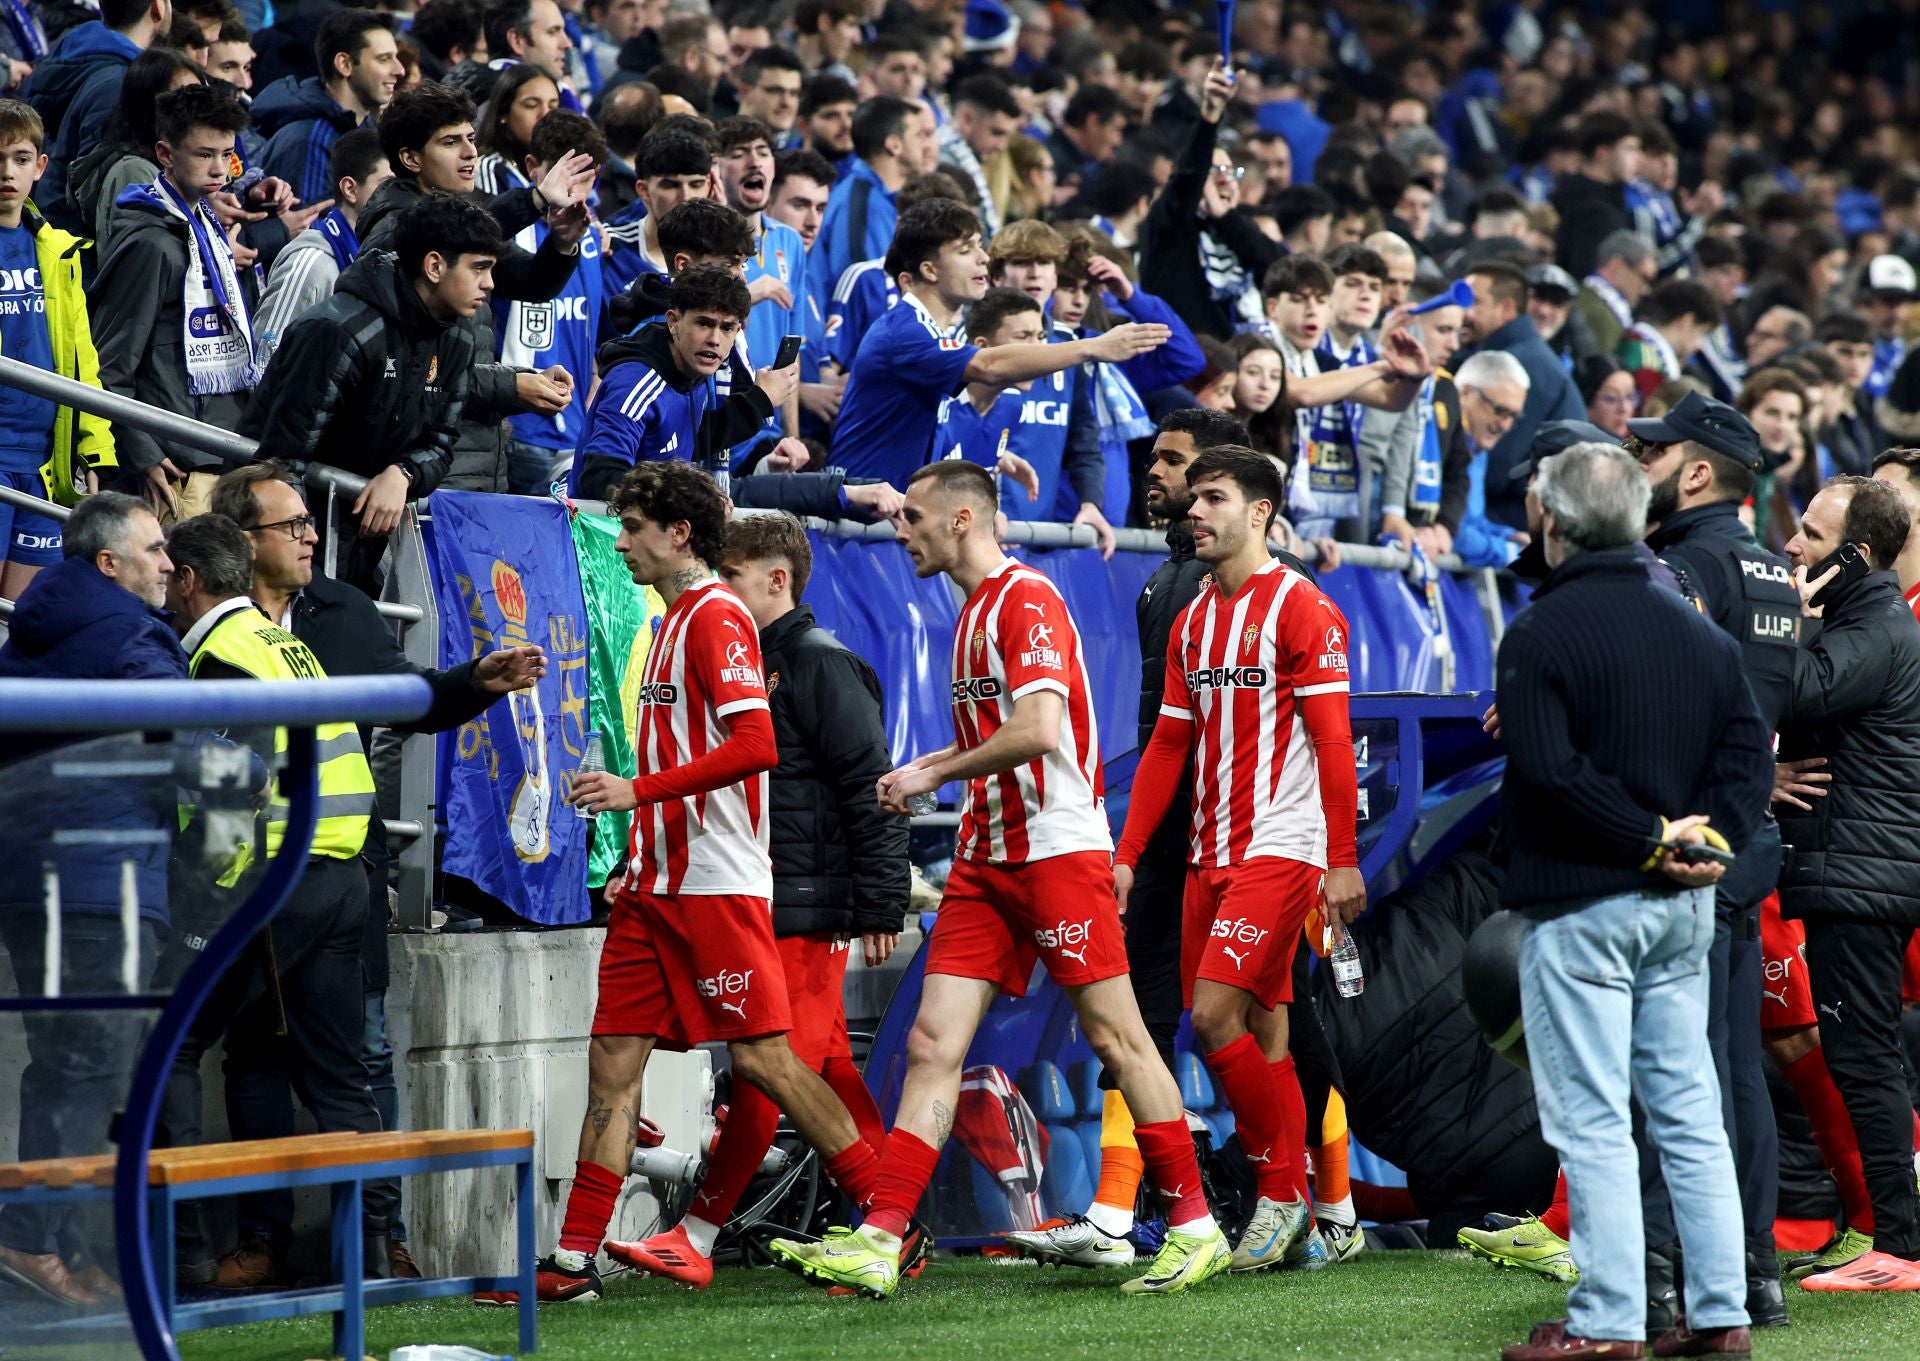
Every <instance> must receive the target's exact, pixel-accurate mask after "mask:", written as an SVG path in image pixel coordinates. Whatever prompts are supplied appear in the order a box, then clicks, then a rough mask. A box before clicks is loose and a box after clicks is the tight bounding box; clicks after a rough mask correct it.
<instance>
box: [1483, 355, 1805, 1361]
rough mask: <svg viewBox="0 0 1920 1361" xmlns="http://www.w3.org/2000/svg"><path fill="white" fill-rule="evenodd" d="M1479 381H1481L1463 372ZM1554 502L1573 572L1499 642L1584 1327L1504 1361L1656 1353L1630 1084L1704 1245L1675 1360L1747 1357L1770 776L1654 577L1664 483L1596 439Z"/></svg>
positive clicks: (1554, 557)
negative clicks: (1747, 1233) (1736, 875)
mask: <svg viewBox="0 0 1920 1361" xmlns="http://www.w3.org/2000/svg"><path fill="white" fill-rule="evenodd" d="M1464 377H1465V375H1463V378H1464ZM1534 491H1535V494H1536V495H1537V496H1538V497H1539V499H1540V504H1541V507H1542V510H1543V513H1544V519H1543V533H1544V534H1545V538H1546V543H1545V549H1546V558H1547V563H1548V566H1549V567H1550V568H1551V569H1552V571H1551V573H1550V575H1549V576H1548V577H1547V580H1546V582H1545V583H1544V584H1543V585H1542V586H1541V587H1540V588H1539V589H1538V590H1537V591H1536V592H1535V594H1534V599H1533V604H1532V605H1531V606H1530V607H1529V608H1528V609H1527V610H1525V611H1524V612H1522V613H1521V614H1520V615H1519V616H1518V617H1517V618H1516V619H1515V620H1514V623H1513V626H1512V628H1510V629H1509V630H1508V632H1507V635H1506V638H1505V639H1504V641H1503V642H1502V644H1501V649H1500V666H1499V669H1500V674H1499V688H1500V723H1501V728H1502V739H1503V741H1504V743H1505V745H1506V748H1507V775H1506V779H1505V782H1504V785H1503V788H1502V791H1501V798H1502V812H1503V815H1504V817H1505V823H1506V828H1505V830H1506V834H1507V838H1508V845H1509V846H1510V848H1511V850H1510V854H1511V862H1510V868H1509V870H1508V874H1507V878H1506V880H1505V882H1504V884H1503V885H1502V888H1501V899H1502V903H1503V905H1504V906H1505V907H1507V908H1510V909H1512V910H1514V911H1517V912H1519V913H1521V914H1522V915H1523V916H1525V917H1526V918H1527V919H1528V926H1527V933H1526V936H1525V938H1524V940H1523V942H1522V944H1521V951H1520V996H1521V1008H1522V1015H1523V1018H1524V1020H1525V1024H1526V1039H1527V1050H1528V1054H1529V1056H1530V1057H1531V1059H1532V1064H1531V1069H1532V1073H1533V1080H1534V1094H1535V1097H1536V1099H1537V1101H1538V1103H1539V1107H1540V1121H1541V1131H1542V1133H1544V1134H1545V1135H1546V1138H1547V1141H1548V1142H1549V1143H1550V1144H1552V1145H1553V1146H1554V1148H1555V1149H1556V1150H1557V1151H1558V1152H1559V1154H1560V1158H1561V1164H1562V1167H1563V1168H1564V1169H1565V1172H1566V1176H1567V1190H1568V1196H1569V1201H1570V1204H1571V1207H1572V1223H1573V1232H1574V1234H1575V1235H1576V1236H1577V1237H1578V1239H1579V1242H1580V1281H1579V1284H1577V1285H1576V1286H1575V1287H1574V1288H1573V1292H1572V1294H1571V1295H1569V1297H1568V1300H1567V1307H1568V1318H1567V1319H1566V1320H1565V1321H1562V1322H1554V1323H1544V1324H1541V1325H1539V1326H1537V1327H1536V1328H1535V1329H1534V1330H1533V1335H1532V1336H1531V1337H1530V1338H1529V1339H1528V1340H1527V1341H1526V1342H1524V1343H1517V1344H1515V1345H1513V1346H1509V1347H1506V1348H1503V1349H1502V1351H1501V1357H1502V1359H1503V1361H1546V1359H1547V1358H1549V1357H1552V1358H1575V1357H1600V1356H1607V1357H1640V1356H1644V1355H1646V1352H1647V1345H1646V1343H1647V1339H1646V1279H1645V1272H1646V1242H1645V1234H1644V1231H1643V1225H1642V1219H1641V1210H1640V1204H1639V1198H1638V1197H1636V1196H1633V1195H1624V1196H1623V1195H1621V1194H1620V1189H1621V1188H1622V1187H1627V1188H1631V1187H1633V1186H1635V1185H1637V1184H1638V1182H1639V1156H1638V1154H1637V1152H1636V1151H1635V1148H1634V1140H1633V1120H1632V1114H1631V1110H1630V1105H1631V1097H1632V1096H1633V1095H1636V1094H1637V1095H1638V1096H1639V1098H1640V1105H1641V1108H1642V1110H1643V1111H1644V1112H1645V1118H1646V1129H1647V1136H1648V1138H1649V1139H1650V1140H1651V1141H1652V1144H1653V1146H1654V1148H1655V1149H1656V1150H1658V1152H1659V1155H1660V1163H1661V1170H1662V1172H1663V1174H1664V1176H1665V1180H1666V1183H1667V1189H1668V1193H1669V1195H1670V1196H1671V1197H1672V1200H1673V1206H1674V1212H1675V1216H1674V1217H1675V1219H1676V1221H1677V1223H1678V1225H1679V1228H1680V1234H1681V1241H1682V1245H1683V1248H1684V1251H1685V1254H1686V1263H1687V1271H1686V1289H1687V1298H1686V1315H1685V1317H1686V1322H1685V1323H1684V1324H1682V1325H1681V1326H1680V1327H1679V1328H1678V1329H1676V1330H1675V1332H1673V1333H1669V1334H1667V1335H1666V1336H1665V1337H1663V1338H1661V1339H1659V1340H1658V1342H1657V1343H1656V1344H1655V1354H1656V1355H1661V1356H1698V1355H1719V1354H1722V1353H1734V1354H1742V1355H1744V1354H1746V1353H1747V1352H1748V1351H1750V1350H1751V1347H1752V1343H1751V1340H1750V1336H1749V1333H1748V1319H1747V1310H1746V1293H1747V1280H1746V1262H1745V1254H1744V1242H1743V1238H1744V1234H1743V1228H1742V1224H1741V1217H1740V1208H1739V1205H1740V1202H1739V1194H1738V1190H1737V1187H1736V1184H1735V1180H1734V1171H1733V1158H1732V1155H1731V1153H1730V1152H1729V1151H1728V1147H1727V1136H1726V1131H1725V1129H1724V1128H1723V1126H1722V1124H1721V1120H1720V1101H1719V1082H1718V1080H1717V1079H1716V1077H1715V1076H1714V1070H1713V1060H1712V1056H1711V1054H1710V1053H1709V1052H1708V1047H1707V974H1706V960H1707V951H1708V948H1709V946H1710V944H1711V942H1712V939H1713V891H1712V890H1713V885H1714V884H1715V883H1716V882H1717V881H1718V880H1719V879H1720V877H1721V876H1722V875H1724V874H1725V873H1726V866H1727V864H1728V863H1730V862H1731V860H1732V856H1733V853H1736V852H1738V851H1741V850H1744V849H1745V847H1746V845H1747V842H1748V841H1749V839H1750V838H1751V837H1752V836H1753V834H1754V831H1755V829H1756V827H1757V825H1758V823H1759V820H1760V811H1759V810H1761V809H1762V808H1764V807H1765V803H1766V797H1767V792H1768V790H1769V789H1770V787H1771V784H1772V779H1773V765H1772V752H1771V749H1770V745H1771V744H1770V740H1769V734H1768V732H1767V729H1766V725H1765V724H1764V723H1763V722H1762V721H1761V719H1760V715H1759V713H1758V711H1757V710H1756V709H1755V707H1754V701H1753V695H1752V691H1751V689H1750V688H1749V686H1748V685H1747V681H1746V676H1745V674H1744V672H1743V670H1742V668H1741V664H1740V653H1739V648H1738V647H1737V645H1736V644H1735V643H1734V641H1733V639H1732V638H1730V637H1729V636H1727V635H1726V634H1725V633H1723V632H1722V631H1721V630H1720V629H1718V628H1716V627H1715V626H1714V625H1713V624H1711V623H1709V622H1708V621H1707V620H1706V619H1704V618H1703V617H1702V616H1701V615H1700V613H1699V611H1697V610H1695V609H1694V608H1693V607H1692V606H1691V605H1689V604H1688V603H1687V601H1685V600H1684V599H1682V598H1681V597H1680V596H1679V595H1677V594H1676V593H1675V592H1673V591H1671V590H1669V589H1668V588H1667V587H1665V586H1663V585H1661V584H1659V583H1658V582H1656V581H1655V580H1654V579H1653V578H1652V576H1651V575H1650V573H1649V571H1648V567H1647V564H1646V562H1645V560H1644V559H1643V558H1642V557H1641V556H1640V554H1639V553H1638V552H1637V551H1636V548H1635V544H1636V541H1637V540H1638V539H1639V538H1640V536H1641V535H1642V533H1644V531H1645V528H1646V518H1647V503H1648V497H1649V492H1650V488H1649V486H1648V483H1647V479H1646V476H1645V474H1644V473H1642V471H1641V470H1640V467H1639V465H1638V464H1637V463H1635V461H1634V460H1633V458H1632V457H1631V456H1630V455H1628V454H1627V453H1626V452H1624V451H1623V450H1620V449H1617V448H1613V447H1610V446H1608V445H1603V444H1597V443H1596V444H1576V445H1574V446H1573V447H1572V448H1570V449H1568V450H1567V451H1566V452H1564V453H1562V454H1560V455H1558V456H1557V457H1555V458H1553V459H1551V460H1549V461H1548V462H1546V463H1544V464H1542V465H1541V467H1540V470H1539V472H1538V474H1537V475H1536V478H1535V483H1534Z"/></svg>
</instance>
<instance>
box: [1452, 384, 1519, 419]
mask: <svg viewBox="0 0 1920 1361" xmlns="http://www.w3.org/2000/svg"><path fill="white" fill-rule="evenodd" d="M1462 391H1464V392H1471V393H1472V394H1473V395H1474V396H1476V397H1478V398H1479V399H1480V400H1481V401H1483V402H1485V403H1486V404H1487V409H1488V410H1489V411H1491V412H1493V414H1494V415H1495V416H1498V417H1499V418H1500V419H1501V420H1503V421H1517V420H1519V419H1520V410H1521V409H1520V408H1519V407H1517V406H1501V405H1500V403H1498V402H1496V401H1494V400H1493V398H1491V397H1489V396H1487V394H1486V393H1484V392H1482V391H1481V390H1480V389H1479V388H1464V389H1462Z"/></svg>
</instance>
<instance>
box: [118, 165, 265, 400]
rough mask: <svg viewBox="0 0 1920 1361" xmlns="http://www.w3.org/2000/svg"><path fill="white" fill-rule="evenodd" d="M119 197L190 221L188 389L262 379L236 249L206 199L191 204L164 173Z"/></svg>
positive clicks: (184, 307) (185, 323)
mask: <svg viewBox="0 0 1920 1361" xmlns="http://www.w3.org/2000/svg"><path fill="white" fill-rule="evenodd" d="M116 202H119V203H144V204H146V205H147V206H148V207H150V208H155V209H158V210H159V211H161V212H163V213H166V214H167V215H168V216H169V217H174V218H177V219H179V220H180V221H182V222H184V223H186V224H187V228H188V233H189V235H190V237H191V242H190V246H191V249H189V250H188V251H187V268H186V272H185V275H184V276H183V278H182V282H181V293H180V325H181V329H182V332H183V334H182V338H181V350H182V352H183V353H184V354H185V355H186V360H187V390H188V391H189V392H191V393H192V394H193V395H194V396H196V397H210V396H215V395H217V394H221V393H234V392H247V391H250V390H251V389H252V388H253V387H254V386H255V385H256V384H258V383H259V381H260V373H261V367H262V366H261V364H260V360H259V354H258V350H257V349H256V347H255V345H254V341H253V326H252V323H251V322H250V321H249V320H248V319H247V304H246V300H245V299H243V298H242V297H241V296H240V280H239V278H238V276H237V275H236V273H235V271H234V264H233V249H232V247H230V246H229V245H228V244H227V237H226V233H224V232H222V231H221V230H220V223H219V221H218V219H216V218H215V217H214V215H213V210H212V209H211V208H209V207H207V205H206V201H205V200H204V199H203V200H201V201H200V202H197V203H195V204H194V205H193V207H192V208H191V209H189V208H188V207H187V203H186V200H185V199H183V198H181V196H180V191H179V190H178V189H175V188H174V187H173V185H172V184H171V183H170V182H169V181H168V180H167V177H166V176H165V175H164V174H163V175H161V176H159V177H158V178H157V179H155V180H154V182H153V183H152V184H136V185H133V186H131V187H130V188H128V189H127V190H126V191H125V192H124V193H122V194H121V195H120V197H119V198H118V199H117V200H116Z"/></svg>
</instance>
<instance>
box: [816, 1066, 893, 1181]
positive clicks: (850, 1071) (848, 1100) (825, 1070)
mask: <svg viewBox="0 0 1920 1361" xmlns="http://www.w3.org/2000/svg"><path fill="white" fill-rule="evenodd" d="M820 1076H821V1077H822V1078H824V1079H826V1083H827V1086H829V1087H831V1088H832V1089H833V1094H834V1095H835V1096H837V1097H839V1098H840V1104H841V1105H843V1106H845V1107H846V1108H847V1114H848V1115H851V1116H852V1117H853V1124H854V1128H856V1129H858V1130H859V1131H860V1137H861V1138H862V1139H863V1140H865V1141H866V1143H867V1145H868V1146H869V1147H871V1148H872V1149H873V1156H874V1157H875V1158H876V1159H878V1158H879V1157H880V1155H881V1154H883V1153H885V1152H886V1149H887V1127H886V1124H885V1123H884V1122H883V1121H882V1120H881V1119H880V1108H879V1107H878V1106H876V1105H874V1104H873V1093H872V1092H870V1091H868V1090H867V1080H866V1079H865V1078H864V1077H861V1076H860V1070H859V1069H858V1068H856V1067H854V1065H853V1060H852V1059H850V1058H831V1059H828V1060H827V1061H826V1063H824V1064H823V1065H821V1068H820Z"/></svg>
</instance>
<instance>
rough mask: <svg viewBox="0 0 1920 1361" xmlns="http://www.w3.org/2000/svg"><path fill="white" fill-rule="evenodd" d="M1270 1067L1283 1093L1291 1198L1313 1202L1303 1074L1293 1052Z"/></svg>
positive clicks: (1283, 1142)
mask: <svg viewBox="0 0 1920 1361" xmlns="http://www.w3.org/2000/svg"><path fill="white" fill-rule="evenodd" d="M1268 1067H1269V1069H1270V1070H1271V1071H1272V1073H1273V1085H1274V1087H1275V1088H1276V1089H1277V1090H1278V1091H1279V1093H1280V1146H1281V1147H1282V1148H1284V1149H1286V1150H1287V1158H1288V1163H1287V1166H1288V1169H1289V1171H1290V1172H1291V1174H1292V1176H1293V1194H1292V1196H1291V1197H1290V1198H1291V1199H1293V1200H1304V1201H1306V1202H1307V1203H1309V1204H1311V1203H1312V1202H1313V1197H1312V1195H1310V1194H1309V1193H1308V1191H1307V1159H1306V1147H1307V1098H1306V1096H1305V1094H1304V1093H1302V1092H1301V1090H1300V1074H1299V1073H1298V1072H1297V1071H1295V1069H1294V1066H1293V1055H1291V1054H1288V1055H1287V1056H1286V1057H1285V1058H1283V1059H1281V1060H1280V1061H1279V1062H1277V1063H1273V1064H1270V1065H1268ZM1276 1161H1278V1160H1277V1159H1276ZM1260 1194H1262V1195H1265V1194H1266V1192H1264V1191H1262V1192H1261V1193H1260ZM1277 1198H1278V1197H1276V1199H1277Z"/></svg>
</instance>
